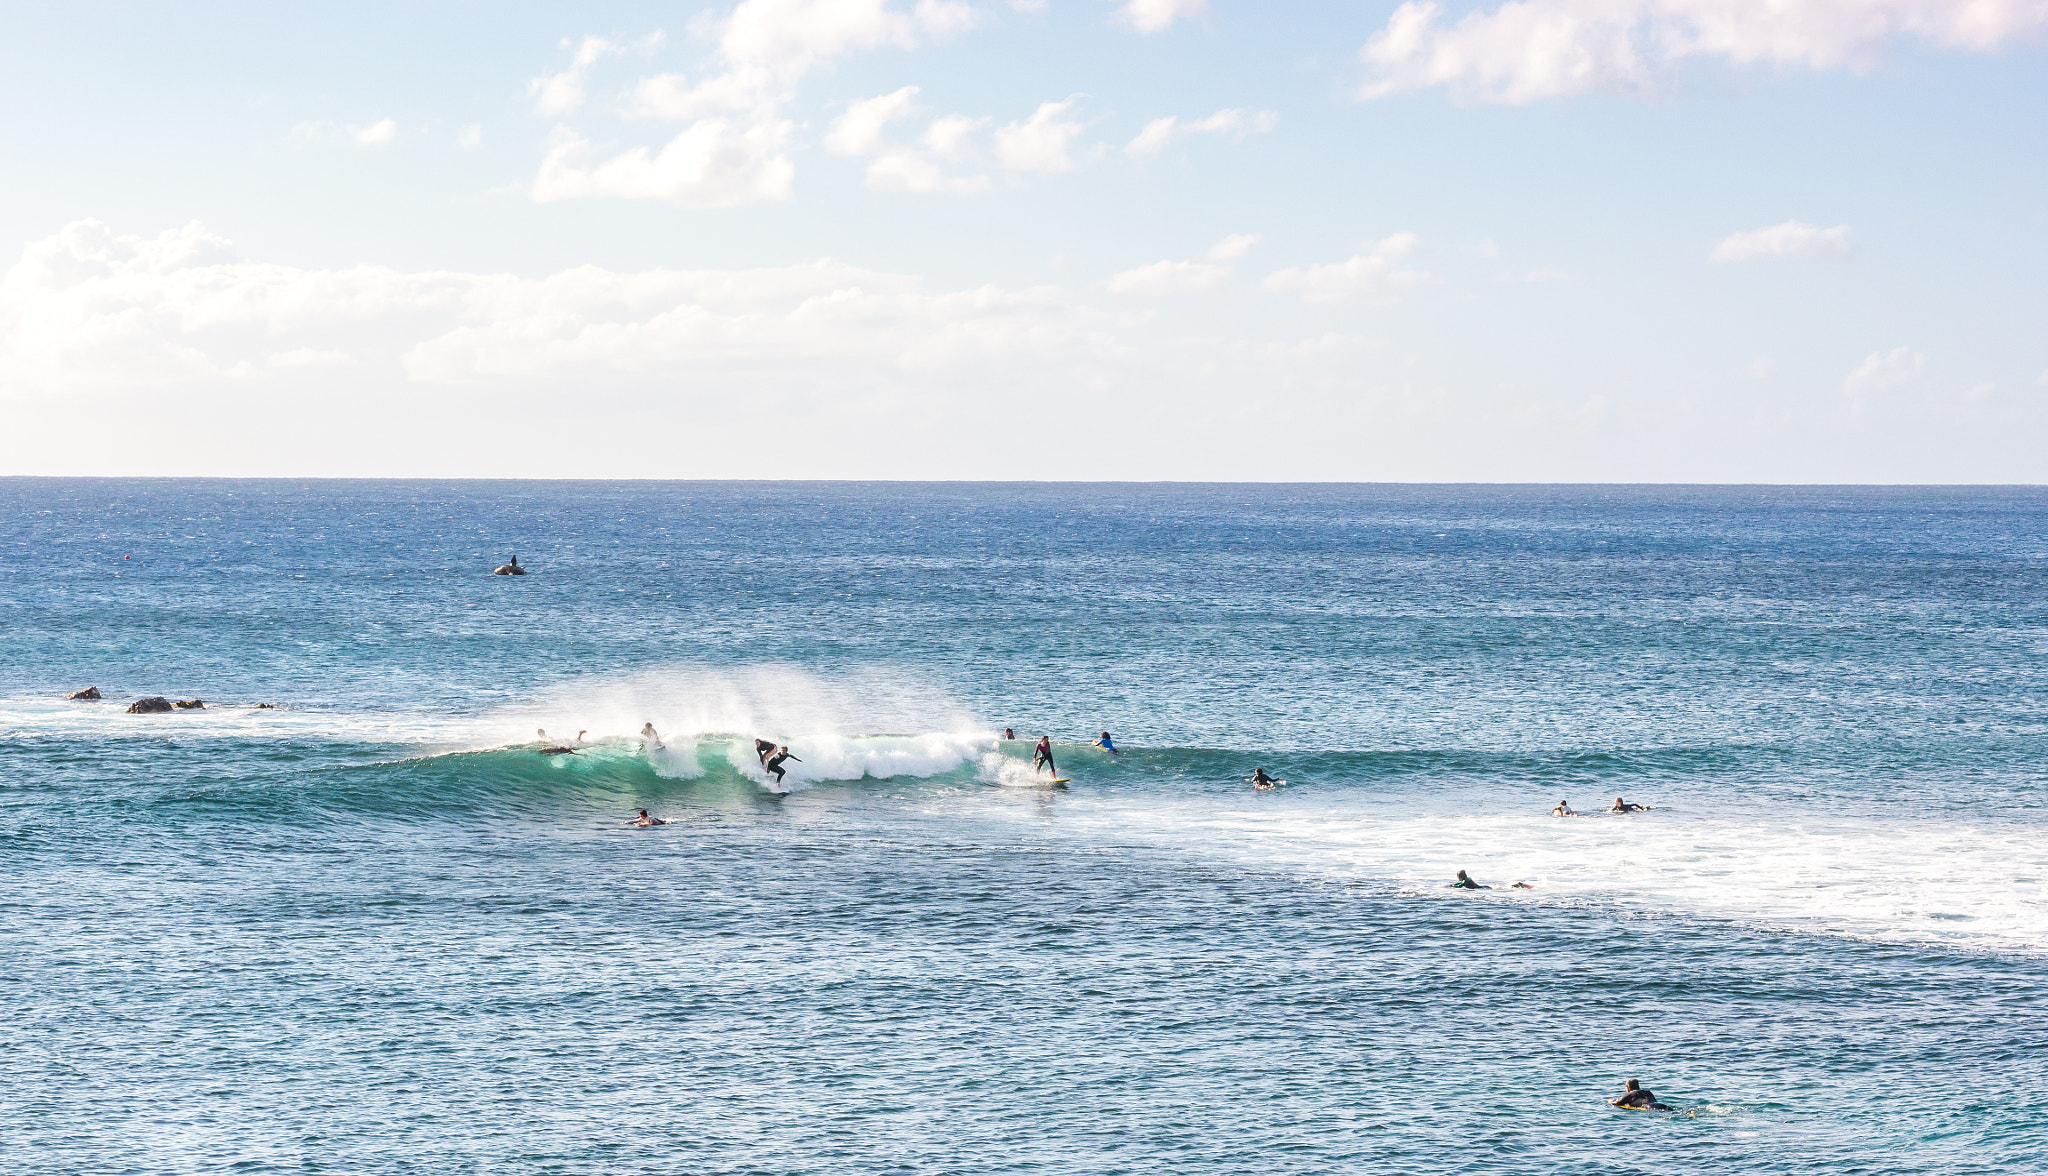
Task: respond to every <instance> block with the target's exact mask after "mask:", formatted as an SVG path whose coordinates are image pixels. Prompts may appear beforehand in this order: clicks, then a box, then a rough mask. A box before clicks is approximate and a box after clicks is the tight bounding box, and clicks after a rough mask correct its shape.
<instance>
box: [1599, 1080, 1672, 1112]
mask: <svg viewBox="0 0 2048 1176" xmlns="http://www.w3.org/2000/svg"><path fill="white" fill-rule="evenodd" d="M1607 1105H1608V1106H1610V1107H1622V1108H1624V1109H1626V1110H1631V1111H1668V1110H1670V1109H1671V1108H1670V1107H1667V1106H1665V1105H1664V1104H1663V1103H1661V1102H1658V1101H1657V1095H1656V1092H1654V1091H1649V1090H1644V1089H1643V1086H1642V1083H1640V1082H1637V1081H1636V1080H1635V1079H1633V1078H1631V1079H1629V1080H1628V1085H1627V1086H1625V1087H1623V1088H1622V1091H1621V1097H1620V1098H1610V1099H1608V1100H1607Z"/></svg>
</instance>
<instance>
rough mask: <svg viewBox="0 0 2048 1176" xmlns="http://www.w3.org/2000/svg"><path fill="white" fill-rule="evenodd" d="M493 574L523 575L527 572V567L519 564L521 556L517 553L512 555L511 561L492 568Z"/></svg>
mask: <svg viewBox="0 0 2048 1176" xmlns="http://www.w3.org/2000/svg"><path fill="white" fill-rule="evenodd" d="M491 574H492V575H494V576H523V575H525V574H526V569H525V568H522V567H520V566H519V557H518V556H516V555H515V556H513V557H512V562H511V563H508V564H499V565H498V566H497V567H496V568H494V569H492V571H491Z"/></svg>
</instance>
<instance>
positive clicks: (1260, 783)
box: [1245, 768, 1287, 792]
mask: <svg viewBox="0 0 2048 1176" xmlns="http://www.w3.org/2000/svg"><path fill="white" fill-rule="evenodd" d="M1245 779H1247V780H1250V781H1251V782H1252V787H1254V788H1256V789H1258V790H1259V791H1261V792H1266V791H1270V790H1271V789H1274V788H1278V787H1279V786H1280V785H1282V784H1285V783H1287V781H1285V780H1275V779H1274V778H1273V777H1271V776H1268V775H1267V774H1266V769H1264V768H1253V769H1252V774H1251V775H1249V776H1246V777H1245Z"/></svg>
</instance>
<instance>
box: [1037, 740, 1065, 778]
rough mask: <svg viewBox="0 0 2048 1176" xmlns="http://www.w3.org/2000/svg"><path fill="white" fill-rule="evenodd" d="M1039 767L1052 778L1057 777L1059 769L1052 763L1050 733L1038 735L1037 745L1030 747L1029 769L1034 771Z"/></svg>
mask: <svg viewBox="0 0 2048 1176" xmlns="http://www.w3.org/2000/svg"><path fill="white" fill-rule="evenodd" d="M1040 768H1044V769H1045V770H1046V771H1047V772H1049V773H1051V774H1052V777H1053V779H1055V780H1057V779H1059V775H1060V770H1059V769H1058V768H1056V767H1053V765H1052V736H1050V735H1040V736H1039V737H1038V745H1037V746H1035V747H1033V748H1032V749H1031V770H1032V771H1034V772H1036V771H1037V770H1038V769H1040Z"/></svg>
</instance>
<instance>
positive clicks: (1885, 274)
mask: <svg viewBox="0 0 2048 1176" xmlns="http://www.w3.org/2000/svg"><path fill="white" fill-rule="evenodd" d="M0 101H4V104H5V109H6V110H7V112H8V113H7V117H6V118H5V119H4V120H0V160H4V165H0V251H4V258H0V269H4V270H5V277H4V280H0V437H4V438H5V440H6V444H5V445H4V446H0V474H208V475H213V474H218V475H315V474H318V475H366V476H370V475H374V476H385V475H391V476H486V475H490V476H525V477H824V478H841V477H859V478H1062V479H1065V478H1079V479H1153V478H1175V479H1213V480H1262V481H1263V480H1273V481H1295V480H1322V479H1341V480H1363V481H1433V480H1455V481H1744V482H1748V481H1770V482H1803V481H1827V482H1927V481H1936V482H2040V481H2048V0H1518V2H1515V3H1508V4H1499V3H1492V2H1489V3H1480V4H1470V3H1463V2H1461V0H1445V2H1443V3H1441V4H1436V3H1409V4H1400V5H1397V4H1394V3H1387V2H1383V0H1367V2H1360V3H1344V4H1339V3H1289V2H1286V0H1272V2H1269V3H1261V4H1251V3H1239V2H1237V0H1206V2H1205V0H1128V2H1125V0H1042V2H1024V0H744V2H743V3H739V4H737V6H735V5H733V4H731V3H725V4H716V5H709V6H707V5H703V4H695V3H668V4H645V3H602V2H599V3H580V4H575V5H549V6H542V5H519V4H498V3H491V4H486V3H439V4H436V3H407V4H387V3H376V2H367V3H354V4H349V5H326V6H319V7H314V6H301V5H279V4H257V3H244V4H227V3H220V4H133V5H105V4H90V3H84V4H54V3H52V4H42V3H30V2H22V3H13V4H9V5H7V6H5V7H4V8H0Z"/></svg>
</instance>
